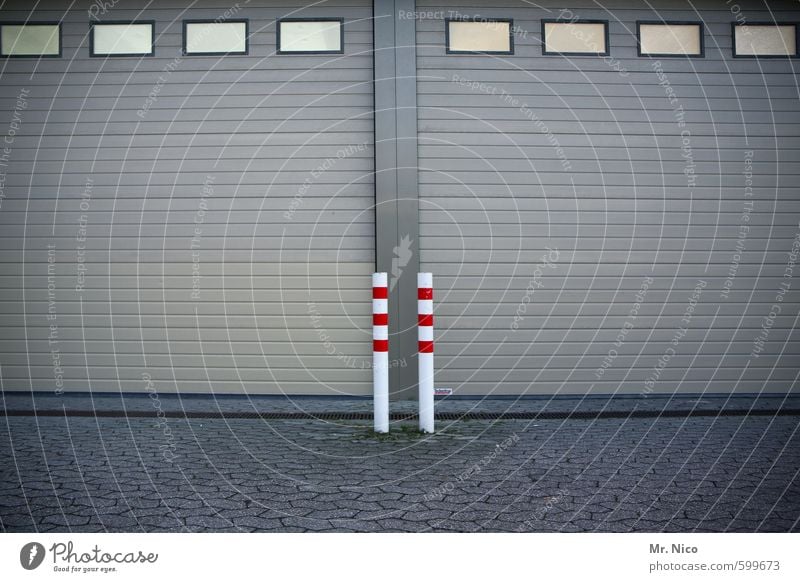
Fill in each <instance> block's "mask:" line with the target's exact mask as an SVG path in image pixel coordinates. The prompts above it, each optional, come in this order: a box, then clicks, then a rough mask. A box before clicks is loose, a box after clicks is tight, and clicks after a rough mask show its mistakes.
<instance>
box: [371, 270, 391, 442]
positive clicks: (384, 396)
mask: <svg viewBox="0 0 800 582" xmlns="http://www.w3.org/2000/svg"><path fill="white" fill-rule="evenodd" d="M372 404H373V417H374V418H373V421H374V423H373V427H374V429H375V432H389V287H388V285H387V278H386V273H374V274H373V275H372Z"/></svg>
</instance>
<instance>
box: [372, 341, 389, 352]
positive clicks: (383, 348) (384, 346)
mask: <svg viewBox="0 0 800 582" xmlns="http://www.w3.org/2000/svg"><path fill="white" fill-rule="evenodd" d="M372 351H373V352H388V351H389V340H372Z"/></svg>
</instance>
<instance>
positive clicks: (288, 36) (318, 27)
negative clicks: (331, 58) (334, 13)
mask: <svg viewBox="0 0 800 582" xmlns="http://www.w3.org/2000/svg"><path fill="white" fill-rule="evenodd" d="M279 26H280V27H281V46H280V47H278V50H280V51H281V52H287V53H288V52H307V51H312V52H327V51H330V52H333V51H340V50H342V31H341V26H342V23H341V22H339V21H332V20H329V21H325V20H305V21H302V22H281V23H280V25H279Z"/></svg>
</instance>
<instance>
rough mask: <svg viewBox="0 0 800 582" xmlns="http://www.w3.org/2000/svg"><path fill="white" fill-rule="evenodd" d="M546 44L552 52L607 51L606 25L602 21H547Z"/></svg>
mask: <svg viewBox="0 0 800 582" xmlns="http://www.w3.org/2000/svg"><path fill="white" fill-rule="evenodd" d="M544 46H545V50H546V51H547V52H552V53H598V54H602V53H605V52H606V25H605V24H604V23H602V22H545V24H544Z"/></svg>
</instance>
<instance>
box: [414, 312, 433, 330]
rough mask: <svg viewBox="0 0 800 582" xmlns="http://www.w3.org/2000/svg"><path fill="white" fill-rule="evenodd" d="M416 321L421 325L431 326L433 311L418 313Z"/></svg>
mask: <svg viewBox="0 0 800 582" xmlns="http://www.w3.org/2000/svg"><path fill="white" fill-rule="evenodd" d="M417 317H418V321H417V323H418V324H419V325H422V326H427V327H433V313H427V314H425V313H420V314H419V315H417Z"/></svg>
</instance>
